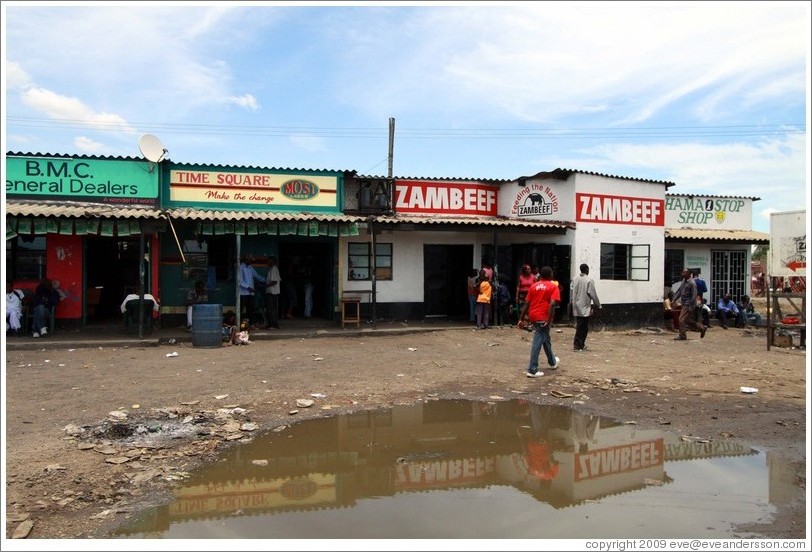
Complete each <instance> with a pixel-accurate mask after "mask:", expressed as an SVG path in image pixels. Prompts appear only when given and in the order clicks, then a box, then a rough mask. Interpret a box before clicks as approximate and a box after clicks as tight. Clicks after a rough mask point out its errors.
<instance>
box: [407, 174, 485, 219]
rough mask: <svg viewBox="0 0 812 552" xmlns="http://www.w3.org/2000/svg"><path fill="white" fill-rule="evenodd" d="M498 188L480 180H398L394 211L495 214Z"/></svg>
mask: <svg viewBox="0 0 812 552" xmlns="http://www.w3.org/2000/svg"><path fill="white" fill-rule="evenodd" d="M496 194H497V188H495V187H493V186H483V185H481V184H456V183H453V184H452V183H449V182H427V181H403V180H398V181H397V182H396V183H395V211H397V212H398V213H432V214H446V215H474V216H480V215H482V216H496V197H497V196H496Z"/></svg>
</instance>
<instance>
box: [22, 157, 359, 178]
mask: <svg viewBox="0 0 812 552" xmlns="http://www.w3.org/2000/svg"><path fill="white" fill-rule="evenodd" d="M6 156H7V157H39V158H49V157H51V158H55V159H99V160H103V161H105V160H113V161H143V162H145V163H147V162H148V161H147V160H146V159H144V158H143V157H132V156H123V155H118V156H116V155H72V154H65V153H32V152H27V153H24V152H14V151H10V152H7V153H6ZM162 162H163V163H165V164H170V165H172V166H173V167H174V166H177V167H190V166H195V167H205V168H209V169H212V168H214V169H217V168H219V169H250V170H268V171H285V172H304V173H316V172H318V173H325V172H327V173H341V174H351V175H352V174H355V169H304V168H293V167H262V166H259V165H220V164H214V163H190V162H182V163H179V162H174V161H172V160H171V159H170V158H168V157H167V158H165V159H164V160H163V161H162Z"/></svg>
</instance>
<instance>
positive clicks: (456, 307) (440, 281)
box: [423, 245, 476, 320]
mask: <svg viewBox="0 0 812 552" xmlns="http://www.w3.org/2000/svg"><path fill="white" fill-rule="evenodd" d="M473 258H474V246H473V245H424V246H423V277H424V283H423V309H424V313H423V315H424V316H425V317H427V318H429V317H438V318H439V317H445V318H448V319H450V320H467V319H468V315H469V306H468V291H467V290H468V287H467V286H468V284H467V282H468V273H469V272H470V271H471V269H472V268H476V267H474V266H472V263H473Z"/></svg>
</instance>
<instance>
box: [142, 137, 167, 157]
mask: <svg viewBox="0 0 812 552" xmlns="http://www.w3.org/2000/svg"><path fill="white" fill-rule="evenodd" d="M138 147H139V148H140V149H141V155H143V156H144V157H146V158H147V159H148V160H149V161H152V162H153V163H160V162H161V161H163V159H164V155H166V152H167V151H168V150H167V149H166V148H165V147H164V145H163V144H162V143H161V141H160V140H158V138H156V137H155V136H153V135H152V134H144V135H143V136H141V139H139V140H138Z"/></svg>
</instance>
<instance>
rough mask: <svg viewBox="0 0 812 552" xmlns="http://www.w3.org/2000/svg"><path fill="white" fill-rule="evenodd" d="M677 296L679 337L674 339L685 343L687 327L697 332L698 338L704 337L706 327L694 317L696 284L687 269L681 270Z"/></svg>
mask: <svg viewBox="0 0 812 552" xmlns="http://www.w3.org/2000/svg"><path fill="white" fill-rule="evenodd" d="M677 295H678V296H679V298H680V304H681V305H682V310H681V311H680V314H679V335H678V336H677V337H675V338H674V339H676V340H678V341H685V340H686V339H688V336H687V335H685V331H686V329H687V326H690V327H691V329H693V330H696V331H698V332H699V337H700V338H702V337H705V332H706V331H707V329H708V327H707V326H705V325H704V324H700V323H699V322H697V321H696V318H695V317H694V310H695V309H696V308H697V306H696V297H697V292H696V282H694V279H693V278H691V272H690V271H689V270H688V269H687V268H683V269H682V284H681V285H680V287H679V291H678V293H677Z"/></svg>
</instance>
